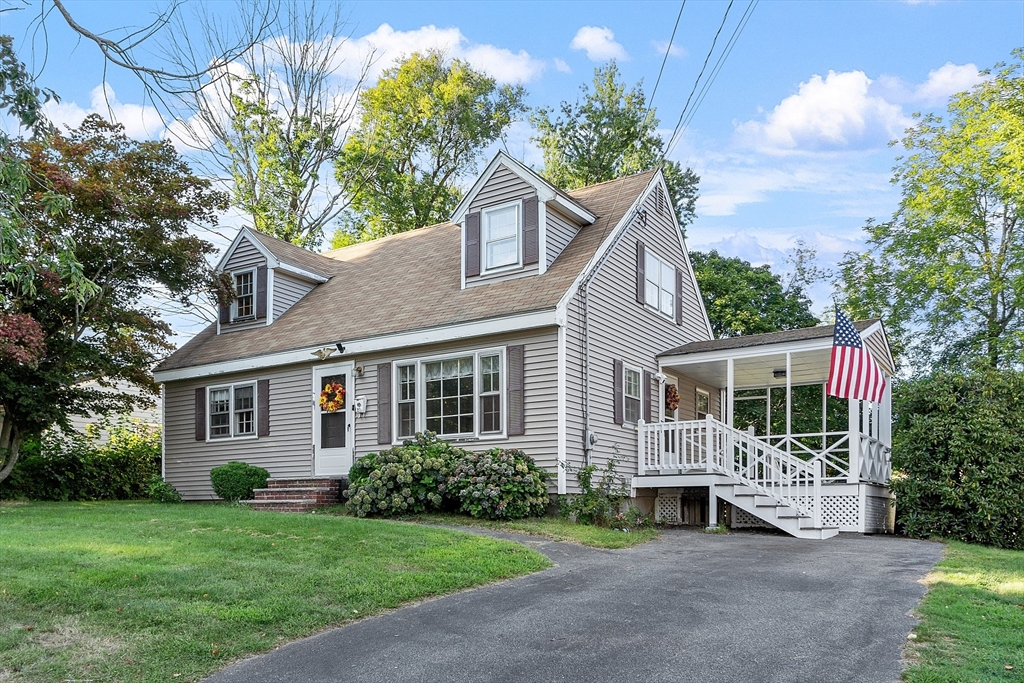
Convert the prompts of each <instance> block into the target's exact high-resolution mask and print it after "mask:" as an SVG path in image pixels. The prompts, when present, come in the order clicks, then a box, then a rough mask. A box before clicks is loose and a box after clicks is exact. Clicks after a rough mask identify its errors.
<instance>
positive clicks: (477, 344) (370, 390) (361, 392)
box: [355, 328, 558, 491]
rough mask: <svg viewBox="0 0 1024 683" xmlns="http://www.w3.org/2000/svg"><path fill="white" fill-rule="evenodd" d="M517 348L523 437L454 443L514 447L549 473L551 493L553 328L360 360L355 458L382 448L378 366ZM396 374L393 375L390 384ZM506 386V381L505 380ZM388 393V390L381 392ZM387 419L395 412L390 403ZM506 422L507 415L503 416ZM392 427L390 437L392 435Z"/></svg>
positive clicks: (555, 447) (555, 465) (554, 382)
mask: <svg viewBox="0 0 1024 683" xmlns="http://www.w3.org/2000/svg"><path fill="white" fill-rule="evenodd" d="M517 344H522V345H524V346H525V349H524V356H523V361H524V363H523V375H524V396H523V411H524V416H525V426H526V429H525V434H523V435H522V436H511V437H507V438H481V439H479V440H466V441H459V442H457V443H458V445H459V446H460V447H462V448H465V449H467V450H470V451H483V450H487V449H490V448H494V447H496V446H500V447H503V448H519V449H522V450H523V452H525V453H526V454H527V455H529V456H530V457H532V458H533V459H534V460H535V461H536V462H537V464H539V465H541V466H542V467H544V468H545V469H547V470H548V471H549V472H551V474H552V479H551V482H550V483H551V486H552V491H554V490H555V484H556V479H555V475H556V474H557V468H558V418H557V415H558V333H557V328H551V329H550V330H532V331H524V332H521V333H517V334H506V335H500V336H492V337H478V338H475V339H467V340H462V341H459V342H449V343H444V344H432V345H429V346H419V347H414V348H407V349H399V350H396V351H389V352H387V353H381V354H366V355H362V356H359V357H358V358H357V359H356V361H355V364H356V366H361V367H362V368H363V374H362V375H359V373H358V372H357V373H356V378H355V386H356V395H357V396H365V397H366V413H365V414H364V415H362V416H357V417H356V426H355V430H356V435H355V446H356V457H357V458H358V457H361V456H364V455H366V454H367V453H375V452H377V451H379V450H381V449H382V448H389V446H386V445H385V446H381V445H378V444H377V405H378V402H377V391H378V387H377V365H378V364H380V363H391V362H394V361H396V360H412V359H416V358H425V357H428V356H435V355H442V354H448V353H458V352H460V351H467V352H471V351H475V350H478V349H489V348H497V347H507V346H512V345H517ZM395 377H397V373H394V372H392V381H394V379H395ZM505 379H506V381H507V379H508V378H507V377H506V378H505ZM384 390H385V391H390V390H391V388H390V387H388V388H385V389H384ZM502 405H503V407H504V408H505V409H507V394H506V395H505V396H503V397H502ZM391 412H392V418H393V417H394V415H395V412H396V408H395V406H394V404H393V403H392V409H391ZM506 418H507V414H506ZM394 433H395V432H394V425H392V436H394Z"/></svg>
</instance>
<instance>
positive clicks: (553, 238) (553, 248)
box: [545, 204, 580, 266]
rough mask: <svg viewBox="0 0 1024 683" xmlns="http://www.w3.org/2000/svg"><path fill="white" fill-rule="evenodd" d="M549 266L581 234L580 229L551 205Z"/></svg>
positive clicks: (548, 216)
mask: <svg viewBox="0 0 1024 683" xmlns="http://www.w3.org/2000/svg"><path fill="white" fill-rule="evenodd" d="M546 213H547V226H546V228H545V230H546V234H547V254H546V255H545V256H546V258H547V264H548V266H550V265H551V264H552V263H554V262H555V259H556V258H558V255H559V254H561V253H562V250H563V249H565V247H566V246H567V245H568V244H569V242H571V241H572V238H573V237H575V236H576V233H577V232H579V230H580V227H579V226H578V225H576V223H574V222H573V221H571V220H569V219H568V218H566V217H565V216H563V215H562V214H560V213H558V212H557V211H556V210H555V208H554V207H553V206H552V205H551V204H548V205H547V211H546Z"/></svg>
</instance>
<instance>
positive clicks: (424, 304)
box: [157, 171, 656, 371]
mask: <svg viewBox="0 0 1024 683" xmlns="http://www.w3.org/2000/svg"><path fill="white" fill-rule="evenodd" d="M655 173H656V172H655V171H648V172H645V173H638V174H636V175H631V176H626V177H624V178H619V179H617V180H611V181H608V182H605V183H600V184H598V185H592V186H590V187H585V188H582V189H579V190H574V191H573V192H571V193H569V196H570V197H571V198H572V200H573V201H574V202H577V203H578V204H580V205H581V206H583V207H585V208H586V210H587V211H589V212H591V213H592V214H593V215H594V216H595V218H596V220H595V222H594V223H593V224H592V225H589V226H586V227H584V228H582V229H581V230H580V231H579V232H578V233H577V235H576V236H575V237H574V238H573V239H572V241H571V242H569V244H568V246H566V248H565V249H564V250H563V251H562V253H561V254H559V256H558V258H557V259H556V260H555V261H554V263H552V264H551V267H550V268H548V270H547V271H546V272H545V273H544V274H542V275H536V276H531V277H524V278H518V279H514V280H508V281H505V282H496V283H490V284H487V285H486V286H480V287H470V288H467V289H462V283H461V264H460V259H461V239H462V236H461V229H460V228H459V226H458V225H455V224H453V223H440V224H438V225H434V226H430V227H426V228H420V229H419V230H412V231H409V232H405V233H401V234H398V235H392V236H390V237H384V238H382V239H378V240H373V241H371V242H364V243H362V244H355V245H352V246H349V247H344V248H342V249H335V250H333V251H329V252H326V253H324V254H319V255H317V254H312V253H310V254H309V256H312V257H314V258H315V259H316V262H315V264H321V263H322V262H323V261H327V262H329V263H330V265H331V267H332V271H331V272H330V273H329V274H330V275H331V276H332V277H331V278H330V280H329V281H327V282H325V283H324V284H321V285H319V286H317V287H315V288H314V289H313V290H312V291H311V292H309V294H307V295H306V296H305V297H303V298H302V299H301V300H299V301H298V303H296V304H295V305H294V306H292V307H291V308H290V309H288V311H287V312H286V313H284V315H282V316H281V317H280V318H278V319H277V320H275V321H274V323H273V324H272V325H266V326H261V327H256V328H252V329H248V330H239V331H234V332H231V333H230V334H222V335H217V334H216V325H211V326H210V327H208V328H207V329H205V330H204V331H202V332H200V333H199V334H198V335H196V336H195V337H193V338H192V339H191V340H190V341H189V342H188V343H186V344H185V345H184V346H182V347H181V348H180V349H178V350H177V351H175V352H174V353H172V354H171V355H170V356H169V357H168V358H167V359H166V360H164V361H163V362H162V363H161V364H160V365H159V366H158V367H157V370H158V371H167V370H173V369H178V368H185V367H191V366H196V365H206V364H209V363H219V362H223V361H231V360H237V359H243V358H250V357H253V356H260V355H264V354H269V353H276V352H283V351H291V350H298V349H303V348H309V347H312V346H316V345H326V344H334V343H335V342H338V341H346V340H352V339H366V338H371V337H378V336H384V335H388V334H396V333H399V332H409V331H416V330H425V329H431V328H435V327H442V326H445V325H455V324H459V323H468V322H474V321H479V320H486V319H489V318H496V317H502V316H509V315H516V314H523V313H531V312H536V311H544V310H551V311H554V309H555V308H556V306H557V305H558V302H559V300H560V299H561V297H562V295H563V294H564V293H565V292H566V291H568V289H569V288H570V287H571V286H572V283H573V282H574V281H575V279H576V278H577V276H578V275H579V274H580V272H581V271H582V270H583V269H584V268H585V267H586V266H587V264H588V263H589V262H590V260H591V258H592V257H593V256H594V254H595V252H596V251H597V250H598V248H599V247H600V246H601V244H602V243H603V242H604V241H605V239H606V238H607V236H608V235H609V234H610V233H611V232H612V231H613V230H614V229H615V227H616V226H617V225H618V223H619V221H620V220H621V219H622V218H623V216H624V215H625V213H626V211H627V210H628V209H629V207H630V206H631V205H632V204H633V202H634V200H635V199H636V198H637V197H638V196H639V195H641V194H642V193H643V192H644V191H645V190H646V189H647V188H648V186H649V185H650V183H651V180H652V178H654V176H655ZM267 239H268V240H273V238H267ZM260 241H261V242H263V239H262V238H260ZM274 242H276V243H277V245H275V248H281V249H282V250H287V251H288V252H289V254H291V253H292V252H291V251H290V250H289V249H287V247H293V246H294V245H289V244H288V243H286V242H281V241H280V240H274ZM282 245H285V246H282ZM268 248H269V247H268ZM294 248H295V249H298V247H294ZM282 253H283V252H282ZM315 264H314V265H315ZM325 270H326V267H325Z"/></svg>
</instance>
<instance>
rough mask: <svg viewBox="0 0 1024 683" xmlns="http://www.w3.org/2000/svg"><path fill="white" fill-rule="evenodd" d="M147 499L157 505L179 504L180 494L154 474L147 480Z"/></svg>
mask: <svg viewBox="0 0 1024 683" xmlns="http://www.w3.org/2000/svg"><path fill="white" fill-rule="evenodd" d="M149 497H150V498H151V499H152V500H155V501H156V502H158V503H180V502H181V494H180V493H178V489H176V488H174V487H173V486H171V485H170V484H168V483H167V482H166V481H164V478H163V477H161V476H160V475H159V474H154V475H153V476H152V477H150V479H149Z"/></svg>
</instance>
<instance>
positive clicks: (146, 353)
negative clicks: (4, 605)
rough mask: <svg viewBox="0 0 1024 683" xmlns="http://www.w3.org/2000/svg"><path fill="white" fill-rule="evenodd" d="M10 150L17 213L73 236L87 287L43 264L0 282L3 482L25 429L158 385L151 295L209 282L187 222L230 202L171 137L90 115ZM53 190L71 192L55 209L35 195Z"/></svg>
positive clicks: (156, 322)
mask: <svg viewBox="0 0 1024 683" xmlns="http://www.w3.org/2000/svg"><path fill="white" fill-rule="evenodd" d="M17 149H18V150H20V154H21V158H22V159H23V162H24V164H25V166H26V167H27V169H28V170H27V174H26V177H27V186H26V188H25V193H24V197H23V199H24V201H23V202H22V207H21V213H20V215H19V220H20V221H23V222H24V225H26V226H27V229H28V230H29V231H30V232H31V234H32V235H34V236H35V239H36V243H38V244H43V245H46V244H50V243H64V244H70V245H73V257H74V259H75V262H76V263H78V264H79V268H80V274H81V277H82V279H83V280H84V281H86V282H88V283H90V288H89V289H88V290H87V291H84V292H83V293H82V294H81V295H79V294H78V293H76V292H75V291H69V289H73V288H72V286H71V285H70V284H69V283H68V282H67V281H66V280H65V279H64V278H63V277H62V275H61V272H60V271H59V270H56V271H55V270H51V269H49V268H41V269H39V270H38V271H36V272H35V273H34V274H33V276H32V283H31V286H27V285H26V284H25V282H24V281H23V280H15V281H13V282H12V281H11V280H8V279H3V280H0V301H3V302H4V307H3V309H2V310H3V313H4V315H5V320H6V322H5V323H3V324H0V406H2V411H0V415H2V424H0V438H2V439H3V450H2V451H0V454H2V455H3V457H4V461H3V463H2V467H0V480H2V479H3V478H4V477H6V476H7V475H8V474H9V473H10V471H11V469H13V467H14V464H15V462H16V461H17V456H18V447H19V444H20V442H21V440H22V439H23V438H25V437H27V436H32V435H34V434H38V433H40V432H41V431H42V430H44V429H46V428H48V427H50V426H52V425H54V424H61V425H63V424H66V422H67V418H68V417H69V416H70V415H76V414H77V415H96V414H98V415H105V414H109V413H113V412H125V411H127V410H130V409H131V408H132V407H133V406H134V405H136V404H138V403H142V402H145V401H146V400H147V399H146V398H145V397H138V396H135V395H133V394H130V393H127V392H111V391H107V390H105V389H106V388H108V387H110V386H111V385H112V384H113V383H115V382H117V381H125V382H128V383H130V384H133V385H136V386H139V387H143V388H146V389H149V390H150V391H154V390H155V387H154V385H153V382H152V376H151V375H150V372H149V368H150V367H151V366H152V364H153V363H154V362H155V360H156V359H157V357H158V356H159V355H160V354H163V353H165V352H166V351H167V350H168V349H170V348H172V345H171V344H170V342H169V340H168V337H169V336H170V333H171V330H170V327H169V326H168V325H167V324H166V323H165V322H164V321H163V320H162V319H161V317H160V310H159V308H158V302H159V301H161V300H162V299H164V298H169V299H172V300H176V301H179V302H181V303H183V304H187V303H188V302H190V301H191V300H192V298H193V297H194V296H195V295H196V294H197V293H201V292H203V291H205V290H207V288H208V287H209V284H210V283H209V274H208V267H207V264H206V257H207V255H209V254H211V253H212V252H213V251H214V248H213V245H211V244H209V243H208V242H206V241H204V240H202V239H200V238H198V237H196V236H195V235H194V234H192V232H191V231H190V228H191V227H192V226H195V225H199V226H209V225H212V224H215V223H216V220H217V216H218V213H219V212H220V211H222V210H223V209H224V208H226V198H225V197H223V196H222V195H221V194H220V193H217V192H214V191H212V190H211V188H210V181H208V180H205V179H202V178H199V177H197V176H195V175H194V174H193V173H192V171H191V170H190V169H189V167H188V165H187V164H186V163H185V162H184V160H182V159H181V157H180V156H179V155H178V154H177V152H176V151H175V150H174V147H173V146H172V145H171V144H170V143H169V142H166V141H164V142H137V141H133V140H130V139H129V138H128V137H127V136H126V135H125V134H124V131H123V128H122V127H121V126H117V125H111V124H109V123H106V122H105V121H103V119H101V118H100V117H98V116H95V115H93V116H89V117H87V118H86V119H85V121H83V122H82V125H81V126H80V127H79V128H77V129H75V130H72V131H71V132H69V133H66V134H64V133H56V134H54V135H52V136H51V137H49V138H46V139H42V140H34V141H28V142H23V143H21V144H20V145H19V146H18V147H17ZM53 192H57V193H59V194H60V195H61V196H62V197H64V198H65V199H66V202H65V206H64V210H63V211H61V212H53V211H51V210H50V209H49V208H48V206H47V203H46V202H43V201H40V198H41V197H43V196H45V195H47V194H48V193H53ZM11 321H14V322H13V323H12V322H11ZM14 325H16V327H14ZM12 327H13V333H12V332H11V330H12ZM12 337H14V338H15V342H14V343H4V342H3V341H2V339H7V340H8V342H9V341H10V339H11V338H12ZM88 380H95V381H96V382H97V383H98V386H89V385H86V384H84V383H85V382H87V381H88Z"/></svg>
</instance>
